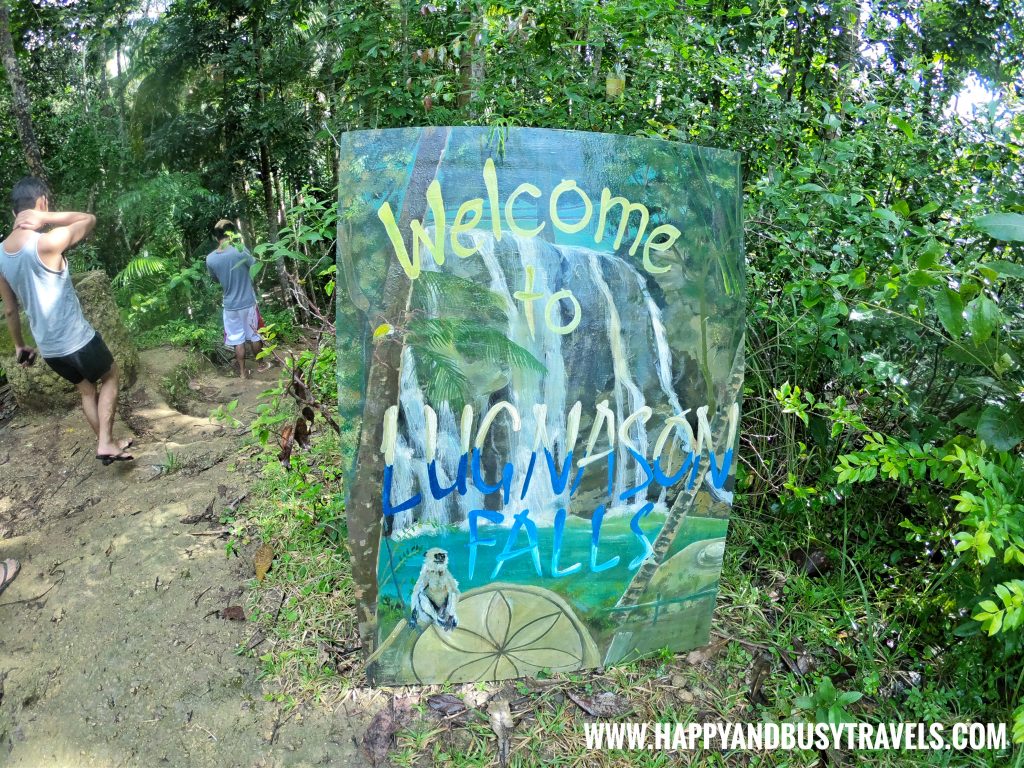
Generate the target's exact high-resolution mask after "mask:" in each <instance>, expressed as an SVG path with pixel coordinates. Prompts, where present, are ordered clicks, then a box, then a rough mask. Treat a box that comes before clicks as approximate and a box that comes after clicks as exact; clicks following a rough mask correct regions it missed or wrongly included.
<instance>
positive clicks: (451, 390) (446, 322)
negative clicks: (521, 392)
mask: <svg viewBox="0 0 1024 768" xmlns="http://www.w3.org/2000/svg"><path fill="white" fill-rule="evenodd" d="M406 342H407V343H408V345H409V346H410V347H411V348H412V350H413V353H414V355H415V357H416V360H417V377H418V378H419V380H420V381H421V382H423V383H424V391H425V392H426V394H427V397H428V399H429V400H430V401H431V402H433V403H441V402H448V403H449V404H450V405H451V406H452V409H453V410H458V409H460V408H461V407H462V405H463V404H465V402H466V398H467V397H468V396H469V382H468V378H467V376H466V372H465V370H464V368H465V366H470V365H472V364H474V363H479V362H485V363H489V364H490V365H492V366H494V368H495V369H498V370H501V371H512V370H530V371H536V372H537V373H545V372H546V371H547V369H546V368H545V367H544V365H543V363H541V362H540V360H538V359H537V358H536V357H534V356H533V355H532V354H531V353H530V352H529V350H527V349H524V348H523V347H521V346H519V345H518V344H516V343H515V342H514V341H511V340H509V339H508V338H507V337H506V336H505V334H503V333H502V332H501V331H498V330H497V329H494V328H489V327H487V326H484V325H481V324H480V323H479V322H471V321H469V320H453V319H450V318H444V319H442V318H429V319H421V320H415V321H413V322H412V323H410V325H409V333H408V335H407V336H406Z"/></svg>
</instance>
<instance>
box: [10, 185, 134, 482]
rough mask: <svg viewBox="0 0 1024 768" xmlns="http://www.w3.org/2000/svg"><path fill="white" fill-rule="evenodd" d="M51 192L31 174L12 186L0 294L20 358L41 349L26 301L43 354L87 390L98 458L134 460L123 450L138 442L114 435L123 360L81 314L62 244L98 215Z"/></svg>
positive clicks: (82, 233)
mask: <svg viewBox="0 0 1024 768" xmlns="http://www.w3.org/2000/svg"><path fill="white" fill-rule="evenodd" d="M49 198H50V191H49V189H48V188H47V187H46V184H45V183H43V182H42V181H40V180H39V179H36V178H32V177H28V178H24V179H22V180H21V181H19V182H18V183H17V184H15V185H14V189H13V190H12V191H11V201H12V203H13V207H14V214H15V220H14V230H13V231H12V232H11V234H9V235H8V236H7V239H6V240H4V241H3V243H2V245H0V298H2V299H3V302H4V313H5V315H6V316H7V327H8V329H10V332H11V338H12V339H13V340H14V345H15V354H16V355H17V359H18V362H19V363H20V364H21V365H32V364H33V363H34V362H35V357H36V350H34V349H32V348H31V347H28V346H26V345H25V341H24V338H23V337H22V334H21V321H20V318H19V315H18V306H19V304H20V305H21V306H22V307H23V308H24V309H25V314H26V315H28V319H29V326H30V327H31V329H32V337H33V338H34V339H35V342H36V345H37V346H38V347H39V353H40V354H41V355H42V358H43V360H45V361H46V363H47V365H49V366H50V367H51V368H52V369H53V370H54V371H56V372H57V373H58V374H59V375H60V376H62V377H63V378H65V379H67V380H68V381H70V382H71V383H72V384H74V385H75V387H76V388H77V389H78V392H79V394H81V396H82V410H83V411H85V418H86V420H87V421H88V422H89V426H90V427H92V430H93V432H95V433H96V438H97V443H96V458H97V459H99V460H100V461H102V462H103V464H104V465H109V464H112V463H113V462H115V461H132V460H133V458H134V457H133V456H131V455H130V454H128V453H126V452H125V449H127V448H128V446H130V445H131V442H132V441H131V440H123V441H121V442H116V441H115V440H114V439H113V436H112V430H113V425H114V409H115V407H116V405H117V364H116V363H115V362H114V358H113V356H112V355H111V354H110V350H109V349H108V348H107V345H106V344H105V343H104V342H103V338H102V337H101V336H100V335H99V334H98V333H97V332H96V331H95V329H94V328H93V327H92V325H90V324H89V321H88V320H86V319H85V316H84V315H83V314H82V307H81V305H80V304H79V302H78V295H77V294H76V293H75V289H74V287H73V286H72V284H71V275H70V274H69V272H68V263H67V259H65V258H64V251H66V250H67V249H68V248H70V247H72V246H73V245H75V244H76V243H78V242H79V241H81V240H82V239H84V238H85V237H87V236H88V235H89V233H90V232H92V230H93V227H95V226H96V217H95V216H93V215H92V214H91V213H75V212H59V211H51V210H50V202H49ZM46 228H49V229H48V231H45V232H44V231H43V230H44V229H46ZM97 385H98V386H97Z"/></svg>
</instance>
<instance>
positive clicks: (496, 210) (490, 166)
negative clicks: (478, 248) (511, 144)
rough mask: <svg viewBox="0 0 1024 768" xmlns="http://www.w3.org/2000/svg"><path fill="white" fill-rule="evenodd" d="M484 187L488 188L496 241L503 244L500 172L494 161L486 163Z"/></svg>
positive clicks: (492, 228)
mask: <svg viewBox="0 0 1024 768" xmlns="http://www.w3.org/2000/svg"><path fill="white" fill-rule="evenodd" d="M484 186H485V187H486V188H487V202H488V203H489V204H490V208H491V230H492V231H493V232H494V239H495V240H496V241H497V242H499V243H500V242H501V208H500V207H499V206H498V172H497V171H496V170H495V169H494V161H493V160H491V158H487V162H485V163H484Z"/></svg>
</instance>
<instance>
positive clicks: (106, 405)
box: [96, 363, 122, 456]
mask: <svg viewBox="0 0 1024 768" xmlns="http://www.w3.org/2000/svg"><path fill="white" fill-rule="evenodd" d="M116 408H117V364H116V363H115V364H114V365H112V366H110V370H109V371H107V372H106V373H105V374H104V375H103V376H102V377H101V378H100V392H99V397H98V398H97V400H96V411H97V414H96V415H97V420H98V422H99V429H98V434H97V437H98V438H99V442H98V443H97V445H96V453H97V454H98V455H100V456H117V455H119V454H121V453H122V449H121V446H119V445H118V444H117V443H115V442H114V441H113V438H112V436H111V435H112V432H113V429H114V411H115V410H116Z"/></svg>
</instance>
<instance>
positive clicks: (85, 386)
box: [75, 379, 100, 437]
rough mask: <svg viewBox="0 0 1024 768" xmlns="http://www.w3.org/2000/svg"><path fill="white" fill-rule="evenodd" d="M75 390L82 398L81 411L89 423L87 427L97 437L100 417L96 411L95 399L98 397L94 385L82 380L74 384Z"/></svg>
mask: <svg viewBox="0 0 1024 768" xmlns="http://www.w3.org/2000/svg"><path fill="white" fill-rule="evenodd" d="M75 388H76V389H77V390H78V393H79V394H80V395H81V396H82V410H83V411H84V412H85V420H86V421H88V422H89V426H90V427H92V431H93V432H94V433H95V435H96V436H97V437H99V435H100V417H99V411H98V410H97V398H98V397H99V392H97V391H96V385H95V384H93V383H92V382H91V381H85V380H84V379H83V380H82V381H80V382H78V383H77V384H75Z"/></svg>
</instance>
